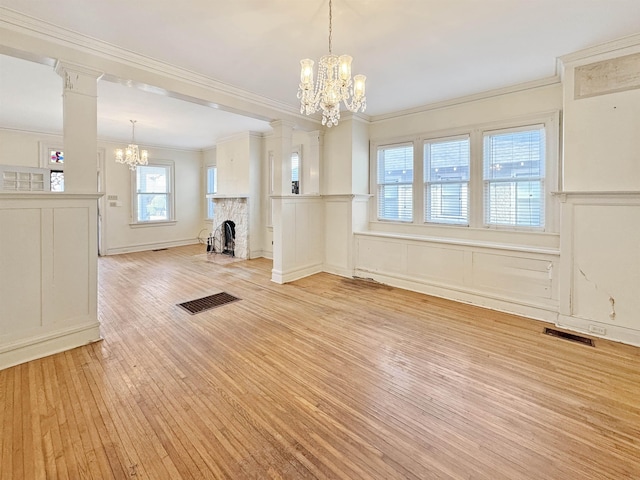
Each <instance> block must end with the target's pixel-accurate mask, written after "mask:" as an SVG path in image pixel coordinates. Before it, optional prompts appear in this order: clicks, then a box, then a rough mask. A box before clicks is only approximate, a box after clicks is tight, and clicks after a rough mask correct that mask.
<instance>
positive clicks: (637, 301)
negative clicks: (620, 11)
mask: <svg viewBox="0 0 640 480" xmlns="http://www.w3.org/2000/svg"><path fill="white" fill-rule="evenodd" d="M625 42H626V43H627V44H626V45H625ZM638 54H640V37H636V38H631V37H630V38H627V39H622V40H621V41H620V42H619V44H618V45H617V48H612V49H611V50H610V51H598V50H596V51H585V52H578V53H577V54H573V55H569V56H567V57H566V58H564V59H563V63H564V132H565V144H564V189H565V191H566V193H565V194H563V195H562V196H561V199H562V201H563V203H562V232H561V235H562V244H561V259H562V262H561V269H560V282H561V289H560V318H559V324H560V325H563V326H566V327H568V328H574V329H576V330H579V331H584V332H591V333H594V334H598V335H601V336H605V337H608V338H612V339H615V340H621V341H625V342H628V343H632V344H635V345H640V317H639V316H638V311H639V310H640V297H639V296H638V292H637V287H638V285H639V284H640V257H639V256H638V245H640V153H639V152H640V135H638V132H640V115H639V114H638V112H640V64H639V63H638V57H637V56H636V57H633V58H635V61H632V62H628V61H625V57H626V56H628V55H638ZM620 59H622V61H621V60H620ZM602 62H605V63H602ZM576 69H584V70H588V71H589V75H588V76H587V77H584V76H582V75H579V76H578V77H577V78H576ZM625 86H626V87H633V88H632V89H629V90H623V91H620V90H621V87H625ZM585 91H587V92H589V91H591V93H592V94H593V96H582V92H585Z"/></svg>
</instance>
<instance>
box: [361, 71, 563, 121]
mask: <svg viewBox="0 0 640 480" xmlns="http://www.w3.org/2000/svg"><path fill="white" fill-rule="evenodd" d="M560 83H561V78H560V75H558V74H556V75H554V76H552V77H547V78H541V79H539V80H532V81H530V82H524V83H519V84H517V85H511V86H508V87H502V88H496V89H495V90H487V91H486V92H480V93H474V94H472V95H466V96H464V97H457V98H452V99H450V100H443V101H442V102H435V103H430V104H428V105H423V106H421V107H416V108H410V109H407V110H399V111H396V112H391V113H385V114H382V115H375V116H372V117H371V120H370V122H371V123H378V122H383V121H386V120H393V119H395V118H398V117H404V116H411V115H419V114H421V113H425V112H429V111H432V110H439V109H441V108H447V107H453V106H455V105H460V104H463V103H470V102H476V101H479V100H486V99H488V98H492V97H499V96H501V95H507V94H509V93H517V92H523V91H525V90H533V89H536V88H541V87H548V86H551V85H557V84H560Z"/></svg>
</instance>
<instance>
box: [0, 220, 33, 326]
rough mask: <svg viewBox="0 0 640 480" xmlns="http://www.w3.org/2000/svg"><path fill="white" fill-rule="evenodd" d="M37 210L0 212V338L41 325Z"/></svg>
mask: <svg viewBox="0 0 640 480" xmlns="http://www.w3.org/2000/svg"><path fill="white" fill-rule="evenodd" d="M41 258H42V245H41V214H40V209H27V208H24V209H15V210H0V335H6V334H8V333H11V335H12V337H13V336H16V335H17V334H20V333H21V332H25V331H29V330H33V329H36V328H39V327H40V326H41V325H42V294H41V293H42V283H41V270H42V262H41Z"/></svg>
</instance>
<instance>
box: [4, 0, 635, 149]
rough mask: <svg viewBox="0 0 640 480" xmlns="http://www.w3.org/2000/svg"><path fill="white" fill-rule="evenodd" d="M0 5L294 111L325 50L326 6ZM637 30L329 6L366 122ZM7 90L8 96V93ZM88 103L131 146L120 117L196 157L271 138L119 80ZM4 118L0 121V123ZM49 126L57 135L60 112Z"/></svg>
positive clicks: (393, 4) (559, 5) (228, 116)
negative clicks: (302, 74) (362, 82)
mask: <svg viewBox="0 0 640 480" xmlns="http://www.w3.org/2000/svg"><path fill="white" fill-rule="evenodd" d="M1 5H2V6H3V7H6V8H9V9H12V10H15V11H17V12H20V13H22V14H25V15H28V16H32V17H35V18H37V19H41V20H44V21H46V22H49V23H51V24H53V25H56V29H57V31H58V33H60V32H62V33H64V29H68V30H71V31H73V32H77V33H80V34H83V35H87V36H89V37H92V38H95V39H99V40H102V41H105V42H108V43H110V44H112V45H115V46H118V47H121V48H123V49H126V50H128V51H132V52H135V53H138V54H141V55H144V56H147V57H151V58H154V59H157V60H161V61H163V62H166V63H169V64H172V65H175V66H178V67H182V68H184V69H187V70H190V71H193V72H196V73H199V74H201V75H205V76H207V77H210V78H212V79H215V80H217V81H219V82H223V83H225V84H229V85H233V86H235V87H238V88H240V89H243V90H245V91H247V92H251V93H253V94H256V95H259V96H261V97H264V98H266V99H270V100H274V101H278V102H281V103H284V104H287V105H291V107H292V108H296V105H297V102H298V100H297V99H296V92H297V85H298V80H299V60H300V59H302V58H305V57H309V58H312V59H315V60H317V59H318V58H319V57H320V56H321V55H323V54H324V53H326V52H327V35H328V0H270V1H265V0H233V1H229V0H206V1H205V0H184V1H182V2H176V1H174V0H171V1H170V0H137V1H136V2H132V1H130V0H109V1H108V2H106V1H98V0H56V1H55V2H51V1H50V0H1ZM0 13H1V12H0ZM53 25H52V26H51V28H53ZM639 32H640V1H639V0H482V1H480V0H333V47H334V51H335V53H338V54H341V53H349V54H350V55H352V56H353V58H354V61H353V71H354V73H364V74H366V75H367V103H368V110H367V112H366V113H367V114H369V115H373V116H376V115H383V114H386V113H390V112H393V111H398V110H404V109H409V108H415V107H420V106H422V105H427V104H430V103H434V102H438V101H442V100H447V99H451V98H456V97H461V96H465V95H470V94H474V93H479V92H483V91H487V90H491V89H495V88H500V87H504V86H509V85H514V84H518V83H522V82H527V81H531V80H538V79H542V78H547V77H551V76H553V75H555V73H556V71H555V69H556V58H557V57H559V56H561V55H564V54H568V53H571V52H574V51H577V50H580V49H583V48H586V47H589V46H592V45H595V44H599V43H603V42H606V41H610V40H614V39H618V38H621V37H623V36H627V35H631V34H635V33H639ZM11 60H12V59H6V58H5V59H0V61H1V62H2V63H0V67H2V70H3V71H2V77H0V78H1V79H2V82H3V83H2V84H0V87H2V90H3V91H0V102H2V104H3V109H2V110H4V109H5V107H4V105H7V104H9V105H11V103H12V102H13V103H15V102H19V101H20V98H18V96H19V95H20V94H22V93H21V92H23V90H27V86H28V85H26V84H25V81H24V79H25V78H26V77H22V78H20V73H19V70H20V66H19V65H18V62H15V61H11ZM5 68H7V69H10V70H11V71H13V70H15V71H16V73H15V75H16V78H12V79H11V78H8V77H12V75H13V74H11V73H7V72H5ZM24 68H26V69H30V68H33V69H35V68H44V69H48V73H49V74H51V75H52V76H53V77H56V78H53V77H52V78H53V80H52V85H54V86H52V87H51V88H53V90H54V92H53V93H55V96H56V97H57V101H58V102H59V101H60V99H59V94H60V83H59V82H60V80H59V78H57V76H56V75H55V73H53V72H52V69H51V67H47V66H42V65H35V64H29V65H28V66H26V67H24ZM23 75H30V76H29V77H28V78H30V79H31V80H28V81H27V82H26V83H27V84H29V83H34V84H35V83H36V82H37V80H35V79H34V76H33V74H32V73H28V72H27V73H26V74H23ZM37 77H39V76H38V75H36V76H35V78H37ZM11 82H13V83H11ZM53 82H58V83H56V84H54V83H53ZM15 83H18V94H15V93H14V92H12V93H11V94H6V93H5V92H4V90H5V89H8V86H10V87H12V88H13V87H15ZM33 87H34V88H36V89H41V88H42V86H40V85H33ZM26 93H28V92H26ZM26 93H24V94H26ZM98 94H99V135H100V136H101V137H109V138H118V139H122V138H127V137H128V135H129V133H127V132H128V131H129V124H128V119H129V118H135V119H137V120H138V122H139V123H138V128H137V131H136V136H137V137H138V139H139V141H140V142H142V141H147V142H150V143H153V144H158V145H163V144H166V145H167V146H182V147H185V148H206V147H207V146H211V145H212V144H214V143H215V141H216V138H220V137H221V136H224V135H228V134H229V133H234V131H242V130H256V131H268V130H269V127H268V124H267V123H266V122H265V121H263V120H259V119H250V118H247V117H241V116H238V115H235V114H232V113H228V112H224V111H220V110H215V109H213V108H211V107H207V106H203V105H198V104H195V103H188V102H184V101H181V100H177V99H175V98H170V97H167V96H161V95H157V94H154V93H150V92H145V91H141V90H138V89H132V88H128V87H126V86H124V85H120V84H117V83H110V82H105V81H101V82H100V84H99V92H98ZM7 96H9V97H11V99H12V100H11V101H8V99H7V98H6V97H7ZM4 102H8V103H4ZM30 103H35V102H30ZM38 105H42V106H47V105H48V106H50V104H48V103H47V102H46V101H45V100H43V101H42V103H38V104H37V105H35V106H33V105H30V107H29V108H32V109H37V108H38ZM37 113H38V112H35V111H33V112H30V113H25V115H24V117H25V118H23V119H22V120H23V121H24V122H28V121H29V118H28V117H30V118H31V121H34V122H36V121H39V122H41V123H42V125H40V126H39V127H38V128H40V129H41V130H43V131H50V130H52V129H51V128H48V127H47V126H46V125H45V124H46V123H47V122H52V121H55V120H56V119H54V118H53V116H54V115H53V113H52V112H44V114H43V115H42V116H39V117H38V118H36V115H37ZM6 116H7V115H6V114H5V112H0V121H1V122H3V123H2V125H4V122H5V121H6V120H7V119H6V118H4V117H6ZM49 117H51V118H49ZM57 120H58V121H59V127H58V128H59V130H61V114H60V116H59V118H58V119H57ZM243 122H247V123H246V124H245V123H243ZM147 129H148V131H146V132H145V130H147ZM218 129H220V130H218ZM53 130H55V128H54V129H53ZM152 132H154V133H152ZM147 134H149V137H148V139H147V138H145V135H147Z"/></svg>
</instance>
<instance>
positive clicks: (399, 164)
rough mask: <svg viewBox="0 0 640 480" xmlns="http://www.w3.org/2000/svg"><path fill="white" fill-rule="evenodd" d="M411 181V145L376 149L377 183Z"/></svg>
mask: <svg viewBox="0 0 640 480" xmlns="http://www.w3.org/2000/svg"><path fill="white" fill-rule="evenodd" d="M411 182H413V146H412V145H402V146H399V147H386V148H381V149H380V150H378V183H379V184H384V183H411Z"/></svg>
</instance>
